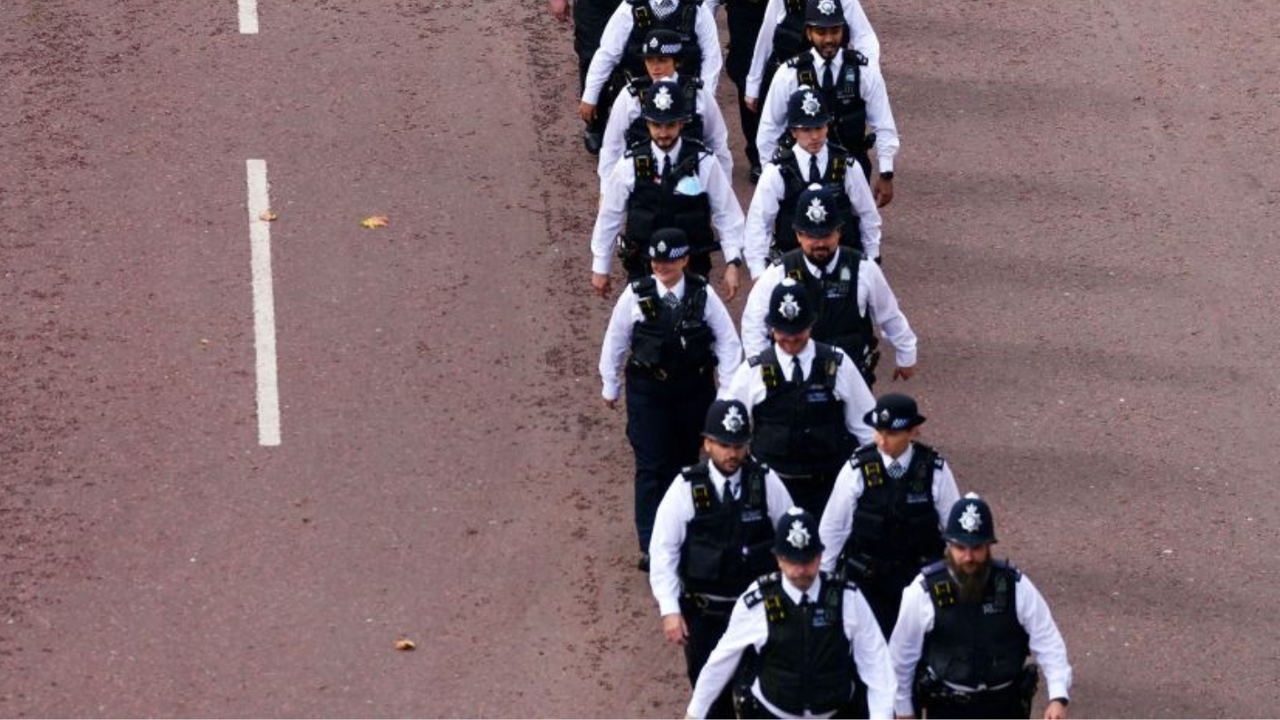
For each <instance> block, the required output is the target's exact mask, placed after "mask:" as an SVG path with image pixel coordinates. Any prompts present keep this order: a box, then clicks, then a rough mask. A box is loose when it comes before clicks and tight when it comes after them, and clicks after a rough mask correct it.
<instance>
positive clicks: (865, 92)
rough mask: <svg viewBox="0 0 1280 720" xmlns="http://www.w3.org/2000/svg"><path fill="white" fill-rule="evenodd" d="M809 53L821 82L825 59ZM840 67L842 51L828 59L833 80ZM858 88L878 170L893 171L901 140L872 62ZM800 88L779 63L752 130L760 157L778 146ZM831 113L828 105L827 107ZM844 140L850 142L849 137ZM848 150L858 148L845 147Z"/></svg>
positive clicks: (793, 71) (793, 75) (768, 155)
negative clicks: (793, 97) (789, 105)
mask: <svg viewBox="0 0 1280 720" xmlns="http://www.w3.org/2000/svg"><path fill="white" fill-rule="evenodd" d="M809 52H811V53H812V54H813V57H814V58H815V60H814V65H813V69H814V71H815V72H816V73H817V75H818V82H822V68H823V63H825V62H826V60H823V59H822V56H821V55H819V54H818V51H817V50H813V49H810V50H809ZM843 67H844V53H836V56H835V57H834V58H832V59H831V75H832V79H833V81H834V82H839V78H840V70H841V68H843ZM858 85H859V90H860V92H861V94H862V99H863V101H865V102H866V104H867V124H868V125H870V126H871V130H872V132H874V133H875V134H876V158H877V159H878V160H879V161H880V172H882V173H886V172H892V171H893V159H894V158H895V157H897V155H898V147H899V146H900V145H901V141H900V140H899V139H898V125H897V123H895V122H894V120H893V109H892V108H890V107H889V93H888V92H887V91H886V90H885V87H884V76H883V75H881V74H880V69H879V68H878V67H874V66H872V65H867V66H866V67H864V68H862V72H861V73H860V74H859V79H858ZM799 87H800V83H799V81H798V80H797V79H796V69H795V68H793V67H787V66H785V65H784V66H782V67H780V68H778V73H777V74H776V75H774V76H773V84H771V85H770V86H769V95H768V97H766V98H765V100H764V105H763V106H761V108H760V128H759V130H757V131H756V147H757V148H759V149H760V157H762V158H771V157H773V153H774V152H776V151H777V149H778V138H779V137H780V136H781V135H782V133H783V132H785V131H786V129H787V100H789V99H790V98H791V94H792V93H794V92H795V91H796V89H797V88H799ZM827 111H828V112H833V109H832V108H827ZM844 141H845V142H846V143H847V142H851V140H849V138H844ZM845 149H846V150H849V151H850V152H852V151H854V150H857V149H858V148H853V147H849V148H845Z"/></svg>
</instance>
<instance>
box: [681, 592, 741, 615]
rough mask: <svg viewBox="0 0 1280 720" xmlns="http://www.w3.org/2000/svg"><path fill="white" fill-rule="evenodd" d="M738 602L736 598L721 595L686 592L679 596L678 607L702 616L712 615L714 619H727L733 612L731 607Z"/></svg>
mask: <svg viewBox="0 0 1280 720" xmlns="http://www.w3.org/2000/svg"><path fill="white" fill-rule="evenodd" d="M737 602H738V599H737V598H731V597H725V596H721V595H708V594H706V593H690V592H687V593H685V594H683V595H681V596H680V605H681V607H682V609H683V608H689V609H691V610H697V611H698V612H699V613H701V614H703V615H713V616H716V617H728V616H729V614H730V613H732V612H733V606H734V605H735V604H736V603H737Z"/></svg>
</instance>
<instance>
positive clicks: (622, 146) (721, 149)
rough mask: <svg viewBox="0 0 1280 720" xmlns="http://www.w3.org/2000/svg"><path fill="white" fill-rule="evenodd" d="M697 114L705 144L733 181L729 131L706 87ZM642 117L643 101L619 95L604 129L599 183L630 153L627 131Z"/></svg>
mask: <svg viewBox="0 0 1280 720" xmlns="http://www.w3.org/2000/svg"><path fill="white" fill-rule="evenodd" d="M665 79H667V80H673V81H676V82H679V79H680V73H675V74H673V75H672V76H671V77H669V78H665ZM697 103H698V114H699V115H701V116H702V142H703V143H704V144H705V145H706V146H707V148H708V149H710V150H711V152H713V153H715V154H716V159H717V160H719V161H720V167H721V168H723V169H724V176H725V177H727V178H729V179H730V180H732V179H733V154H732V153H730V152H729V128H728V127H727V126H726V125H725V124H724V114H723V113H721V112H720V106H719V105H717V104H716V98H715V95H713V94H711V93H709V92H707V89H706V88H705V87H703V88H699V89H698V98H697ZM638 117H640V98H638V97H636V96H635V95H632V94H631V93H630V92H627V91H625V90H624V91H623V92H620V93H618V99H616V100H614V101H613V110H612V111H611V112H610V113H609V124H608V125H606V126H605V129H604V141H603V144H601V146H600V162H599V164H598V165H597V167H596V172H598V173H599V174H600V183H601V185H603V184H604V179H605V178H606V177H608V176H609V173H610V171H612V170H613V166H614V165H617V164H618V159H619V158H621V157H622V156H623V154H625V153H626V151H627V128H629V127H631V123H633V122H635V120H636V118H638Z"/></svg>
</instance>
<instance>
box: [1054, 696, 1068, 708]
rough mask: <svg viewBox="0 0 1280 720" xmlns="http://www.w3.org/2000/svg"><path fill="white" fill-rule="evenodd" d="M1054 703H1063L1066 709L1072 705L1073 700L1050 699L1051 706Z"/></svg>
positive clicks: (1062, 698)
mask: <svg viewBox="0 0 1280 720" xmlns="http://www.w3.org/2000/svg"><path fill="white" fill-rule="evenodd" d="M1053 703H1062V706H1063V707H1066V706H1068V705H1070V704H1071V700H1070V699H1069V698H1064V697H1056V698H1049V704H1050V705H1052V704H1053Z"/></svg>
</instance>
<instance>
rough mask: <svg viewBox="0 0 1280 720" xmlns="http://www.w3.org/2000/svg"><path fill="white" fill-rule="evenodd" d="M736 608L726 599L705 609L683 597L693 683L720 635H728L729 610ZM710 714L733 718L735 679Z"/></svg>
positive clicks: (686, 654) (687, 658) (686, 649)
mask: <svg viewBox="0 0 1280 720" xmlns="http://www.w3.org/2000/svg"><path fill="white" fill-rule="evenodd" d="M731 612H733V604H732V603H724V604H723V605H722V606H721V605H717V604H713V605H711V606H710V607H708V608H706V609H703V608H700V607H698V606H697V605H696V604H695V603H693V602H692V601H690V600H688V599H684V598H682V599H681V600H680V613H681V614H682V615H684V622H685V625H686V626H687V627H688V628H689V640H688V642H687V643H686V644H685V646H684V661H685V668H686V670H687V671H688V674H689V687H693V686H695V685H697V684H698V676H699V675H701V674H702V667H703V666H704V665H706V664H707V658H709V657H711V651H712V650H714V649H715V647H716V643H718V642H720V638H721V637H723V636H724V631H725V630H726V629H727V628H728V627H729V614H730V613H731ZM707 717H708V718H733V717H735V714H734V711H733V683H732V682H730V683H729V684H727V685H725V686H724V690H723V691H722V692H721V693H720V696H719V697H717V698H716V700H715V702H713V703H711V709H710V710H709V711H708V712H707Z"/></svg>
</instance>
